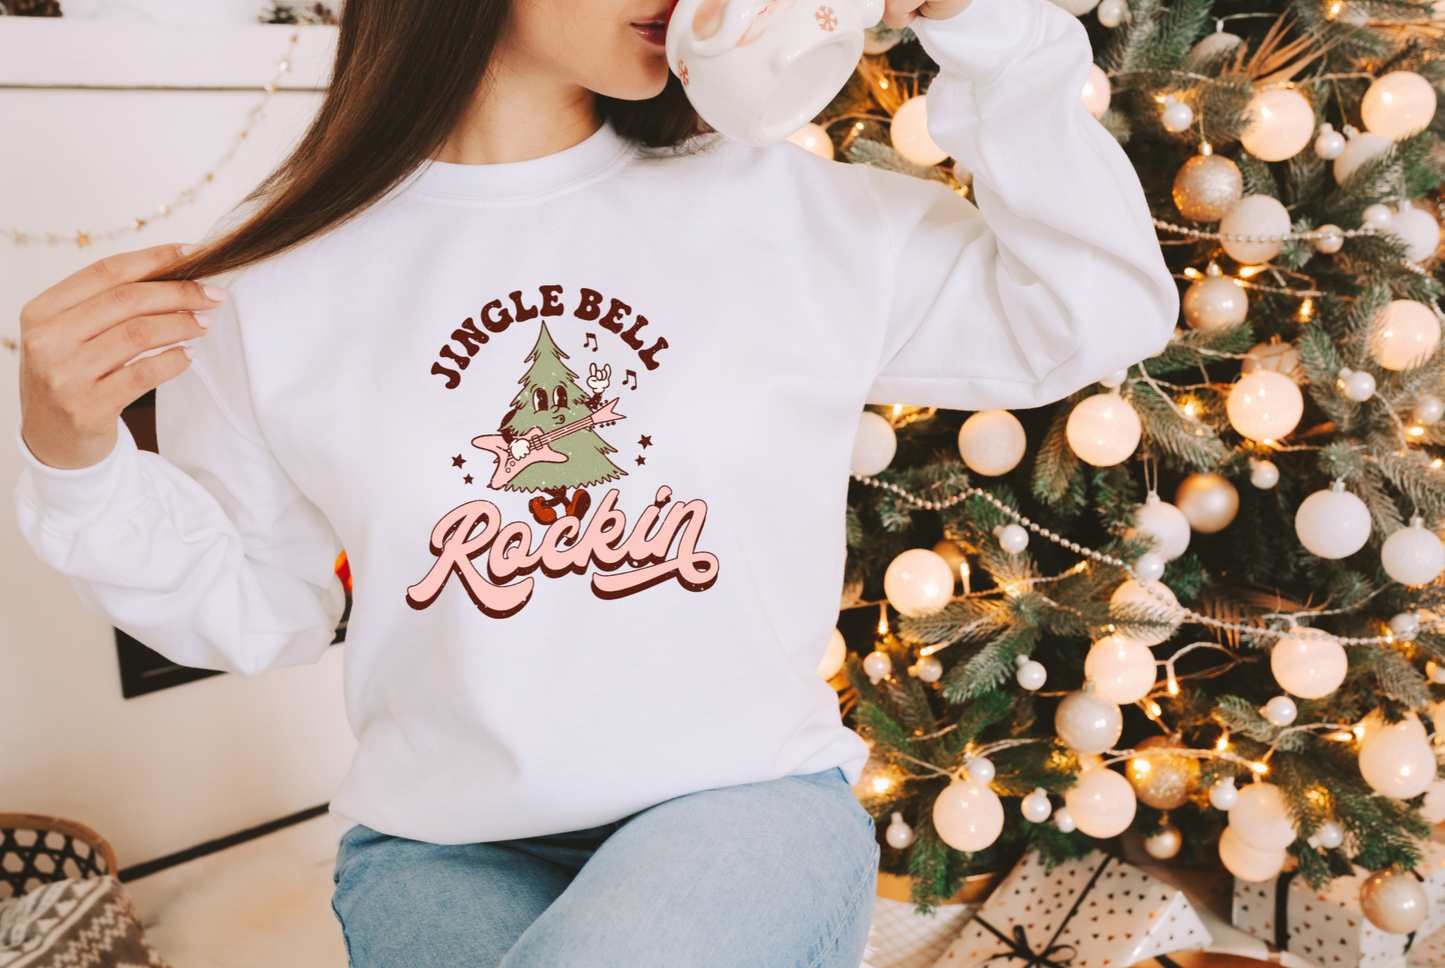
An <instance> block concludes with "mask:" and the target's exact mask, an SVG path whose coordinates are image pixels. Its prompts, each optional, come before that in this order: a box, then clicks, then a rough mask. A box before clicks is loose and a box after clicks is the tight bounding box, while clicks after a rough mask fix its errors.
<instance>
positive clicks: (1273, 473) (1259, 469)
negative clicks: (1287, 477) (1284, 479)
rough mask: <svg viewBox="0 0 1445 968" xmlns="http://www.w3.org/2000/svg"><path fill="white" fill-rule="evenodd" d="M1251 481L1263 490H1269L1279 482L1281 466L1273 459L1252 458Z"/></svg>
mask: <svg viewBox="0 0 1445 968" xmlns="http://www.w3.org/2000/svg"><path fill="white" fill-rule="evenodd" d="M1249 483H1251V484H1253V485H1254V486H1255V487H1257V488H1259V489H1260V490H1261V491H1267V490H1269V489H1270V488H1272V487H1274V486H1275V485H1276V484H1278V483H1279V468H1278V467H1276V466H1275V464H1274V462H1273V461H1268V460H1255V459H1253V458H1251V459H1250V461H1249Z"/></svg>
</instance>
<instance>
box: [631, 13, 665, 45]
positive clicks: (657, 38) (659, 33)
mask: <svg viewBox="0 0 1445 968" xmlns="http://www.w3.org/2000/svg"><path fill="white" fill-rule="evenodd" d="M632 29H633V30H635V31H637V32H638V34H640V35H641V36H642V39H643V40H645V41H647V42H648V43H649V44H652V45H654V46H657V47H661V46H662V45H663V44H665V43H666V42H667V21H665V20H651V21H648V22H646V23H638V24H633V25H632Z"/></svg>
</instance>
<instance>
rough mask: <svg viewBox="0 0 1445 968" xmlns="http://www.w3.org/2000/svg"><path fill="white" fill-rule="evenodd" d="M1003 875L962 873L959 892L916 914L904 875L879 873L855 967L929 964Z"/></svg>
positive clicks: (902, 967) (929, 966)
mask: <svg viewBox="0 0 1445 968" xmlns="http://www.w3.org/2000/svg"><path fill="white" fill-rule="evenodd" d="M1002 879H1003V874H1002V873H998V874H975V875H973V876H971V877H967V878H964V882H963V884H962V885H961V886H960V887H959V890H958V893H956V894H955V895H954V896H953V897H951V898H949V899H948V900H946V901H944V902H942V903H941V904H939V905H938V906H937V907H936V908H935V910H934V911H933V913H932V914H919V913H918V911H917V906H916V905H915V904H914V903H913V900H912V896H911V895H912V884H911V883H910V881H909V879H908V878H906V877H897V876H895V875H892V874H879V875H878V896H877V897H875V898H874V899H873V926H872V930H870V931H869V932H868V950H867V953H866V954H865V955H864V960H863V964H862V965H861V966H860V968H933V964H934V962H936V961H938V956H939V955H941V954H943V952H944V950H945V949H946V948H947V947H948V946H949V944H951V943H952V941H953V939H954V938H956V937H958V933H959V932H960V931H962V930H963V926H964V925H965V924H967V923H968V921H969V919H970V918H972V917H973V915H974V912H976V911H977V910H978V906H979V904H980V903H982V901H983V899H984V898H985V897H987V896H988V895H989V892H991V891H992V890H993V889H994V888H995V887H996V886H997V885H998V882H999V881H1000V880H1002Z"/></svg>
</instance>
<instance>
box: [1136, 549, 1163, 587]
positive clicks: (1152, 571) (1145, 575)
mask: <svg viewBox="0 0 1445 968" xmlns="http://www.w3.org/2000/svg"><path fill="white" fill-rule="evenodd" d="M1134 574H1136V575H1138V576H1139V580H1140V581H1158V580H1159V579H1160V578H1162V577H1164V559H1163V558H1161V557H1160V556H1159V555H1157V554H1155V553H1154V552H1152V551H1146V552H1144V553H1143V554H1142V555H1140V556H1139V557H1138V558H1136V559H1135V560H1134Z"/></svg>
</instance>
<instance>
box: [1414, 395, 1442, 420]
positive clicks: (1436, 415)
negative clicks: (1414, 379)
mask: <svg viewBox="0 0 1445 968" xmlns="http://www.w3.org/2000/svg"><path fill="white" fill-rule="evenodd" d="M1411 416H1413V417H1414V418H1415V421H1416V422H1417V423H1422V424H1432V423H1438V422H1439V420H1440V418H1441V417H1445V400H1441V399H1440V398H1439V397H1437V396H1432V395H1431V394H1428V393H1427V394H1425V395H1424V396H1422V397H1421V398H1420V399H1419V400H1418V401H1416V403H1415V409H1414V411H1413V412H1412V414H1411Z"/></svg>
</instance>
